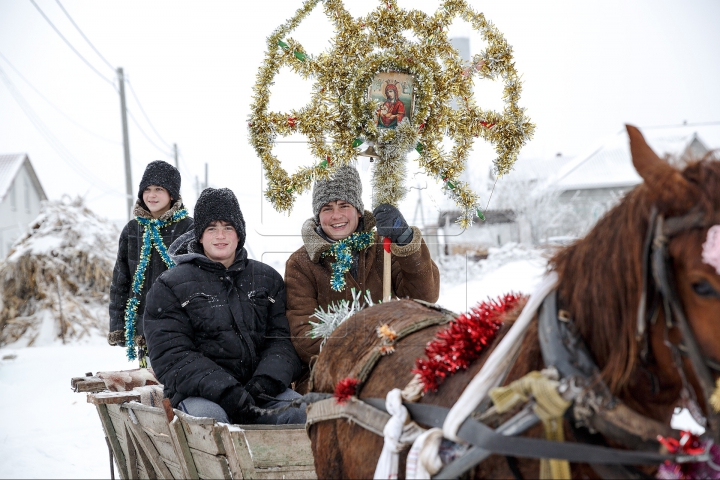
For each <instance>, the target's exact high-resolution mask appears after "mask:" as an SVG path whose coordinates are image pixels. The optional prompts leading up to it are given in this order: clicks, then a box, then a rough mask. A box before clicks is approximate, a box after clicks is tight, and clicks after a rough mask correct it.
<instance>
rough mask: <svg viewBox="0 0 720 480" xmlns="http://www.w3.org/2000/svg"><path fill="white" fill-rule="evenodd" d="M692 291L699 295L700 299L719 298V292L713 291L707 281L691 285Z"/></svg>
mask: <svg viewBox="0 0 720 480" xmlns="http://www.w3.org/2000/svg"><path fill="white" fill-rule="evenodd" d="M692 288H693V290H694V291H695V293H697V294H698V295H700V296H701V297H718V298H720V292H718V291H717V290H715V289H714V288H713V286H712V285H710V282H708V281H707V280H703V281H702V282H698V283H693V285H692Z"/></svg>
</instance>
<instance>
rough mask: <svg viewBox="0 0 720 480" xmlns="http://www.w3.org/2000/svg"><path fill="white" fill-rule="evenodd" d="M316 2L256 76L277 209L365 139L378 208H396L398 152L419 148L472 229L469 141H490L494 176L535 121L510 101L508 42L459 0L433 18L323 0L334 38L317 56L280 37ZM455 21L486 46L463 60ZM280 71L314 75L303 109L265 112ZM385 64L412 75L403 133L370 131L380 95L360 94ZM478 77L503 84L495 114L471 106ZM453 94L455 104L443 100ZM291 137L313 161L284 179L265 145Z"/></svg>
mask: <svg viewBox="0 0 720 480" xmlns="http://www.w3.org/2000/svg"><path fill="white" fill-rule="evenodd" d="M320 2H321V0H307V1H306V2H305V3H304V4H303V6H302V7H301V8H300V9H299V10H298V11H297V12H296V13H295V15H294V16H293V17H292V18H291V19H290V20H288V21H287V22H286V23H285V24H284V25H282V26H280V27H279V28H278V29H276V30H275V31H274V32H273V33H272V34H271V35H270V36H269V37H268V39H267V46H268V50H267V54H266V60H265V62H264V64H263V65H262V66H261V67H260V69H259V71H258V74H257V82H256V84H255V87H254V89H253V90H254V95H253V105H252V113H251V116H250V119H249V123H248V127H249V131H250V142H251V144H252V145H253V147H254V148H255V150H256V152H257V154H258V156H259V157H260V160H261V161H262V164H263V168H264V170H265V175H266V178H267V180H268V188H267V191H266V196H267V198H268V199H269V200H270V201H271V202H272V203H273V205H274V206H275V208H276V209H278V210H280V211H282V210H290V209H291V208H292V205H293V201H294V197H295V195H299V194H301V193H303V192H304V191H305V190H307V189H309V188H310V187H311V185H312V182H313V181H314V180H315V179H318V178H327V177H328V176H329V175H330V174H331V173H332V170H333V169H334V168H335V167H337V166H340V165H346V164H347V163H349V162H350V161H352V160H354V159H355V158H356V156H357V153H358V152H357V150H356V149H357V147H358V146H359V145H360V144H361V143H362V142H363V141H364V140H372V141H374V142H376V144H377V148H378V153H379V155H380V157H381V158H380V159H379V161H378V162H376V166H375V171H374V179H373V185H374V187H375V196H374V198H373V203H374V204H376V202H378V203H397V201H398V200H399V199H400V198H401V197H402V195H403V192H404V187H403V185H402V179H403V177H404V173H403V172H404V171H405V166H404V158H405V155H406V154H407V151H408V150H411V149H412V148H415V149H416V150H417V151H418V152H419V153H420V158H419V163H420V165H421V166H422V167H423V168H424V169H425V170H426V171H427V172H428V173H429V174H430V175H432V176H434V177H435V178H436V179H438V180H440V181H442V182H444V186H445V190H446V193H447V194H448V195H449V196H450V197H451V198H453V199H454V200H455V202H456V203H457V204H458V206H459V207H460V208H461V211H462V214H461V216H460V218H459V219H458V222H459V223H460V225H461V226H462V227H463V228H465V227H467V226H469V225H470V224H472V221H473V218H474V216H475V215H476V214H477V215H478V216H482V212H481V211H480V208H479V205H478V201H479V199H478V196H477V194H476V193H475V192H473V191H472V189H471V188H470V187H469V186H468V185H466V184H465V183H463V182H460V181H459V177H460V175H461V174H462V172H463V170H464V169H465V163H466V161H467V158H468V155H469V152H470V150H471V149H472V144H473V143H474V140H475V138H479V137H481V138H483V139H484V140H486V141H489V142H491V143H492V144H493V145H495V151H496V153H497V158H496V159H495V160H494V165H495V172H496V173H497V174H498V175H504V174H506V173H508V172H509V171H510V170H511V169H512V166H513V164H514V163H515V160H516V159H517V155H518V152H519V150H520V148H521V147H522V146H523V145H524V144H525V143H526V142H527V140H528V139H529V138H530V137H531V136H532V134H533V131H534V128H535V126H534V125H533V124H532V123H531V122H530V120H529V119H528V118H527V117H526V116H525V112H524V109H522V108H520V107H519V106H518V103H517V102H518V100H519V97H520V91H521V82H520V79H519V77H518V74H517V72H516V71H515V66H514V63H513V57H512V48H511V47H510V46H509V45H508V44H507V42H506V41H505V39H504V37H503V36H502V34H501V33H500V32H499V31H498V30H497V28H495V26H494V25H493V24H492V23H490V22H488V21H487V20H486V19H485V17H484V16H483V15H482V14H481V13H476V12H475V11H474V10H473V9H472V8H471V7H469V6H468V4H467V2H466V1H465V0H445V1H443V2H441V4H440V8H439V9H438V11H437V12H436V13H435V14H434V15H432V16H430V15H427V14H425V13H423V12H420V11H418V10H410V11H406V10H403V9H400V8H398V6H397V3H396V1H395V0H381V1H380V6H379V8H377V9H376V10H374V11H372V12H370V13H369V14H368V15H367V16H365V17H361V18H357V19H355V18H353V17H352V16H351V15H350V14H349V13H348V12H347V11H346V10H345V7H344V5H343V2H342V0H323V1H322V3H323V7H324V10H325V14H326V15H327V17H328V18H329V19H330V21H331V22H332V23H333V24H334V27H335V31H336V36H335V37H334V38H333V40H332V42H331V44H332V46H331V48H330V50H329V51H327V52H324V53H321V54H320V55H318V56H316V57H315V56H312V55H310V54H308V53H307V52H306V51H305V49H304V48H303V47H302V45H300V44H299V43H298V42H296V41H295V40H293V39H292V38H289V37H287V35H289V34H290V32H292V31H293V30H294V29H295V28H297V26H298V25H299V24H300V23H301V22H302V21H303V20H304V19H305V17H306V16H307V15H309V14H310V12H311V11H312V10H313V9H314V8H315V6H317V4H318V3H320ZM456 17H460V18H462V19H463V20H465V21H467V22H468V23H470V24H471V25H472V27H473V28H474V29H475V30H477V31H478V32H480V34H481V35H482V37H483V39H484V40H485V41H487V48H486V49H485V50H484V51H482V52H481V53H480V54H478V55H475V56H474V57H473V59H472V61H471V62H470V63H469V64H467V63H464V62H463V61H462V60H461V59H460V57H459V56H458V54H457V51H456V50H455V49H454V48H453V47H452V45H451V44H450V42H449V39H448V37H447V29H448V26H449V25H450V24H451V23H452V21H453V20H454V19H455V18H456ZM407 30H409V31H412V32H413V33H414V34H415V36H416V38H417V39H418V40H417V42H411V41H409V40H408V39H407V38H405V37H404V36H403V32H404V31H407ZM284 66H286V67H289V68H290V69H291V70H292V71H293V72H295V73H297V74H299V75H300V76H302V77H303V78H312V79H313V80H314V81H315V84H314V87H313V94H312V100H311V101H310V103H309V104H308V105H307V106H306V107H304V108H302V109H300V110H293V111H290V112H288V113H279V112H268V108H267V106H268V101H269V96H270V93H269V89H270V86H271V85H272V83H273V79H274V77H275V76H276V75H277V73H278V71H279V70H280V68H282V67H284ZM383 71H400V72H404V73H410V74H412V75H414V76H415V83H416V90H415V95H416V101H415V112H414V114H413V116H412V121H407V120H406V121H405V122H401V124H400V125H401V126H403V128H402V129H401V128H400V127H398V129H396V130H385V129H378V128H377V126H376V124H375V122H374V121H373V118H374V116H375V112H376V111H377V108H378V102H377V101H372V100H367V98H366V92H367V89H368V85H369V84H370V82H371V81H372V78H373V77H374V75H375V74H376V73H378V72H383ZM476 77H477V78H487V79H500V80H501V81H502V82H503V83H504V91H503V100H504V102H505V108H504V110H503V111H502V112H495V111H486V110H483V109H481V108H480V107H478V106H477V105H476V104H475V102H474V100H473V93H472V84H473V78H476ZM452 99H455V101H456V103H457V107H456V108H453V107H452V106H451V104H450V101H451V100H452ZM403 124H408V125H403ZM379 130H380V131H379ZM293 133H301V134H303V135H306V136H307V137H308V140H309V143H308V146H309V148H310V151H311V153H312V154H313V156H314V157H316V158H317V159H318V163H316V164H315V165H313V166H308V167H303V168H300V169H299V170H298V171H297V172H295V173H294V174H292V175H290V174H288V172H287V171H285V169H283V168H282V166H281V163H280V160H279V159H278V158H277V157H276V156H275V155H273V143H274V141H275V139H276V138H277V136H278V135H280V136H287V135H291V134H293ZM445 135H447V136H449V137H450V138H451V139H452V140H453V142H454V147H453V148H452V150H451V152H450V153H446V152H443V151H442V149H441V147H440V145H441V142H442V139H443V137H444V136H445ZM326 137H327V138H329V139H330V142H329V143H326Z"/></svg>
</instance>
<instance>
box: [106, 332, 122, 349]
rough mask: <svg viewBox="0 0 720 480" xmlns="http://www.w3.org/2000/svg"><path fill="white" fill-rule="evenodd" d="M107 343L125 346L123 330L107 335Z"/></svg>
mask: <svg viewBox="0 0 720 480" xmlns="http://www.w3.org/2000/svg"><path fill="white" fill-rule="evenodd" d="M107 341H108V343H109V344H110V345H112V346H113V347H114V346H116V345H117V346H118V347H124V346H125V330H115V331H113V332H110V333H108V336H107Z"/></svg>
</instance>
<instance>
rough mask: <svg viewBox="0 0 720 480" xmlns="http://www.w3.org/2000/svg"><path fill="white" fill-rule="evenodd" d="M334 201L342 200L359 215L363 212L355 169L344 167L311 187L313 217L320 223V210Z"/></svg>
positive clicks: (359, 183) (360, 186) (358, 175)
mask: <svg viewBox="0 0 720 480" xmlns="http://www.w3.org/2000/svg"><path fill="white" fill-rule="evenodd" d="M335 200H344V201H346V202H348V203H349V204H351V205H352V206H353V207H355V208H357V209H358V211H359V212H360V213H363V212H364V211H365V207H364V206H363V202H362V182H361V181H360V174H359V173H358V171H357V169H356V168H355V167H351V166H350V165H346V166H344V167H340V168H338V169H337V170H335V174H334V175H333V176H332V177H331V178H330V179H329V180H318V181H317V182H315V185H314V186H313V198H312V206H313V215H315V221H316V222H318V223H319V222H320V209H321V208H322V207H323V205H326V204H328V203H330V202H334V201H335Z"/></svg>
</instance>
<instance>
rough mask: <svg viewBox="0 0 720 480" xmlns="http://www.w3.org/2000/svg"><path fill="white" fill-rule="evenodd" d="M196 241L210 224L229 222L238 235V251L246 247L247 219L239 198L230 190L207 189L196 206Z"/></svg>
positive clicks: (194, 216)
mask: <svg viewBox="0 0 720 480" xmlns="http://www.w3.org/2000/svg"><path fill="white" fill-rule="evenodd" d="M193 218H194V219H195V239H196V240H198V241H200V238H202V235H203V232H204V231H205V229H206V228H207V227H208V225H210V223H212V222H215V221H218V220H224V221H226V222H229V223H230V224H231V225H232V226H233V227H234V228H235V231H236V232H237V235H238V249H240V248H242V247H243V245H245V219H244V218H243V214H242V212H241V211H240V204H239V203H238V201H237V197H235V194H234V193H233V192H232V190H230V189H229V188H206V189H205V190H203V191H202V193H201V194H200V198H198V200H197V203H196V204H195V212H194V213H193Z"/></svg>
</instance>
